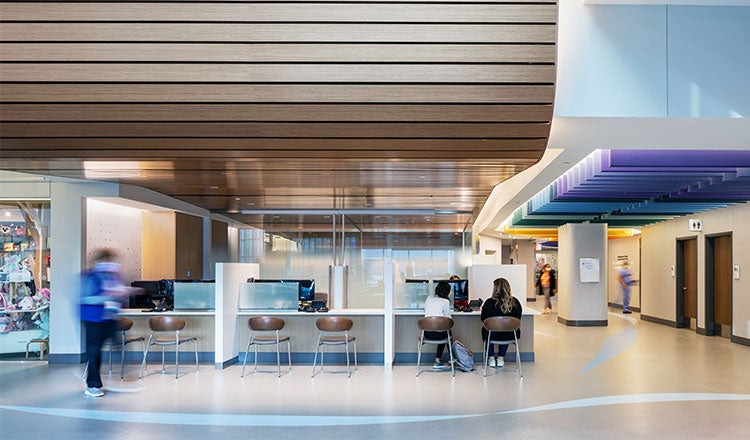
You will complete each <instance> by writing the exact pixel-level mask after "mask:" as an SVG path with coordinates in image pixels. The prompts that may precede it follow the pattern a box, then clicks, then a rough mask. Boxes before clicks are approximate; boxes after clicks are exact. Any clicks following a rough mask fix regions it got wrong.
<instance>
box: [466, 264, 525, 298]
mask: <svg viewBox="0 0 750 440" xmlns="http://www.w3.org/2000/svg"><path fill="white" fill-rule="evenodd" d="M496 278H505V279H506V280H508V283H510V293H511V295H513V296H515V297H516V298H518V301H520V302H521V307H523V308H526V266H524V265H522V264H474V265H472V266H469V292H470V293H469V297H470V299H477V298H482V299H483V300H487V298H491V297H492V288H493V283H494V281H495V279H496Z"/></svg>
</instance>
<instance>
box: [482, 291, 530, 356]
mask: <svg viewBox="0 0 750 440" xmlns="http://www.w3.org/2000/svg"><path fill="white" fill-rule="evenodd" d="M492 286H493V287H492V298H490V299H488V300H487V301H485V302H484V304H482V322H484V320H485V319H487V318H491V317H493V316H512V317H514V318H518V319H521V313H522V310H521V303H520V302H519V301H518V299H517V298H515V297H514V296H512V295H511V294H510V283H509V282H508V280H506V279H505V278H497V279H495V281H494V282H493V283H492ZM488 334H489V332H488V331H487V329H485V328H484V327H482V341H483V343H484V344H486V343H487V336H488ZM516 337H517V338H519V339H520V338H521V330H520V329H519V330H516ZM492 340H493V341H512V340H513V335H511V334H509V333H508V332H503V333H493V335H492ZM507 351H508V346H507V345H500V346H499V347H498V353H497V354H495V344H492V343H491V344H490V348H489V353H488V356H489V357H490V359H489V361H490V366H491V367H502V366H503V365H505V361H504V360H503V358H504V357H505V353H506V352H507Z"/></svg>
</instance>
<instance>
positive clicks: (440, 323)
mask: <svg viewBox="0 0 750 440" xmlns="http://www.w3.org/2000/svg"><path fill="white" fill-rule="evenodd" d="M417 327H419V330H421V332H420V336H419V346H418V347H417V377H419V374H420V373H421V372H422V371H421V370H420V368H419V366H420V364H421V362H422V346H423V345H424V344H434V345H438V344H448V347H447V348H448V354H449V355H450V358H451V375H452V376H454V377H455V376H456V370H455V367H454V366H453V345H452V344H451V332H450V331H451V329H452V328H453V319H451V318H448V317H447V316H428V317H424V318H419V319H418V320H417ZM425 331H431V332H445V338H444V339H425V337H424V332H425Z"/></svg>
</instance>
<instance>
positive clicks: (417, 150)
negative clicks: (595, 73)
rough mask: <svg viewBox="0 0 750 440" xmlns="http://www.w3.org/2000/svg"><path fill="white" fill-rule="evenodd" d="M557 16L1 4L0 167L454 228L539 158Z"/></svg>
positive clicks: (394, 1)
mask: <svg viewBox="0 0 750 440" xmlns="http://www.w3.org/2000/svg"><path fill="white" fill-rule="evenodd" d="M556 20H557V5H556V2H554V1H546V0H542V1H530V0H529V1H526V0H516V1H509V2H504V1H485V0H479V1H466V2H463V1H454V0H451V1H447V0H445V1H443V0H437V1H430V2H423V1H412V0H386V1H377V2H375V1H365V0H353V1H348V2H342V3H339V2H337V3H320V2H317V1H308V0H300V1H295V2H267V3H264V2H224V1H210V0H183V1H174V2H170V1H153V2H151V1H137V2H122V1H108V0H101V1H88V2H51V1H50V2H26V1H4V2H2V3H0V42H1V43H2V44H0V86H1V87H0V122H1V123H2V125H0V150H1V151H0V152H1V153H2V157H3V164H2V167H3V168H4V169H9V170H17V171H28V172H35V173H41V174H50V175H59V176H65V177H77V178H92V179H98V180H109V181H119V182H124V183H131V184H135V185H141V186H145V187H149V188H152V189H154V190H156V191H159V192H163V193H165V194H169V195H172V196H174V197H177V198H180V199H183V200H186V201H188V202H190V203H195V204H197V205H200V206H204V207H206V208H208V209H211V210H214V211H219V212H224V213H231V212H235V211H238V210H241V209H248V207H252V208H253V209H259V208H263V207H269V208H273V209H290V208H300V209H312V208H333V207H335V208H342V207H346V208H373V209H377V208H388V209H397V208H412V207H422V208H429V209H435V210H447V209H453V210H456V209H458V210H461V211H464V212H465V214H460V215H456V216H455V218H453V219H451V220H449V221H447V222H442V221H441V222H435V224H438V223H439V226H435V229H449V230H451V231H453V230H456V228H458V229H460V228H461V227H463V226H465V225H466V223H467V218H468V219H470V218H471V215H472V214H474V213H476V212H477V211H478V209H479V208H480V207H481V205H482V203H483V201H484V199H485V198H486V196H487V195H488V194H489V192H490V190H491V189H492V187H493V186H494V185H496V184H498V183H500V182H502V181H503V180H505V179H507V178H508V177H510V176H512V175H514V174H515V173H518V172H520V171H522V170H523V169H525V168H527V167H528V166H530V165H532V164H533V163H534V162H535V161H537V160H538V159H539V158H540V157H541V155H542V154H543V151H544V148H545V145H546V141H547V138H548V136H549V124H550V121H551V118H552V105H553V98H554V80H555V40H556V30H557V27H556ZM467 216H468V217H467ZM261 217H262V219H261V221H262V222H263V223H264V224H266V222H267V221H268V218H267V216H261ZM238 218H239V219H247V220H250V219H252V218H254V217H242V216H239V217H238ZM368 218H369V220H368ZM357 220H358V221H359V222H361V223H362V224H363V227H366V226H367V224H368V223H372V225H373V228H375V227H377V228H382V227H384V226H383V225H380V226H378V225H376V223H378V222H377V221H375V220H374V216H370V217H367V218H359V219H357ZM295 222H296V224H297V223H299V224H301V225H304V221H302V222H301V223H300V222H299V220H298V219H297V220H295ZM395 223H403V224H404V225H408V224H409V223H411V222H410V221H409V220H408V219H400V220H399V221H397V222H395ZM387 226H388V227H391V228H392V227H394V222H390V221H389V224H388V225H387ZM409 227H413V225H411V226H409Z"/></svg>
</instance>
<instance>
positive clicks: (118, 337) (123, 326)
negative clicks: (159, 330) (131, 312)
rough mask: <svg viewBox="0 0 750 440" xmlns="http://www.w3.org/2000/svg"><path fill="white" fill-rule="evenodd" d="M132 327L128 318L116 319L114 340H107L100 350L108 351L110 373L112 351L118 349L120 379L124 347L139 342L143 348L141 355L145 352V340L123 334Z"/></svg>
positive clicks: (123, 369) (123, 367) (110, 370)
mask: <svg viewBox="0 0 750 440" xmlns="http://www.w3.org/2000/svg"><path fill="white" fill-rule="evenodd" d="M132 327H133V320H132V319H128V318H117V330H116V332H115V338H114V339H107V340H106V341H104V343H103V344H102V348H104V347H107V349H108V351H109V372H110V373H112V349H113V348H115V347H118V346H119V347H120V355H121V356H120V379H123V378H124V377H125V346H126V345H128V344H130V343H132V342H140V343H141V345H142V346H143V349H142V350H141V353H143V352H144V351H145V350H146V338H144V337H143V336H127V335H126V334H125V332H127V331H128V330H130V329H131V328H132Z"/></svg>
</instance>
